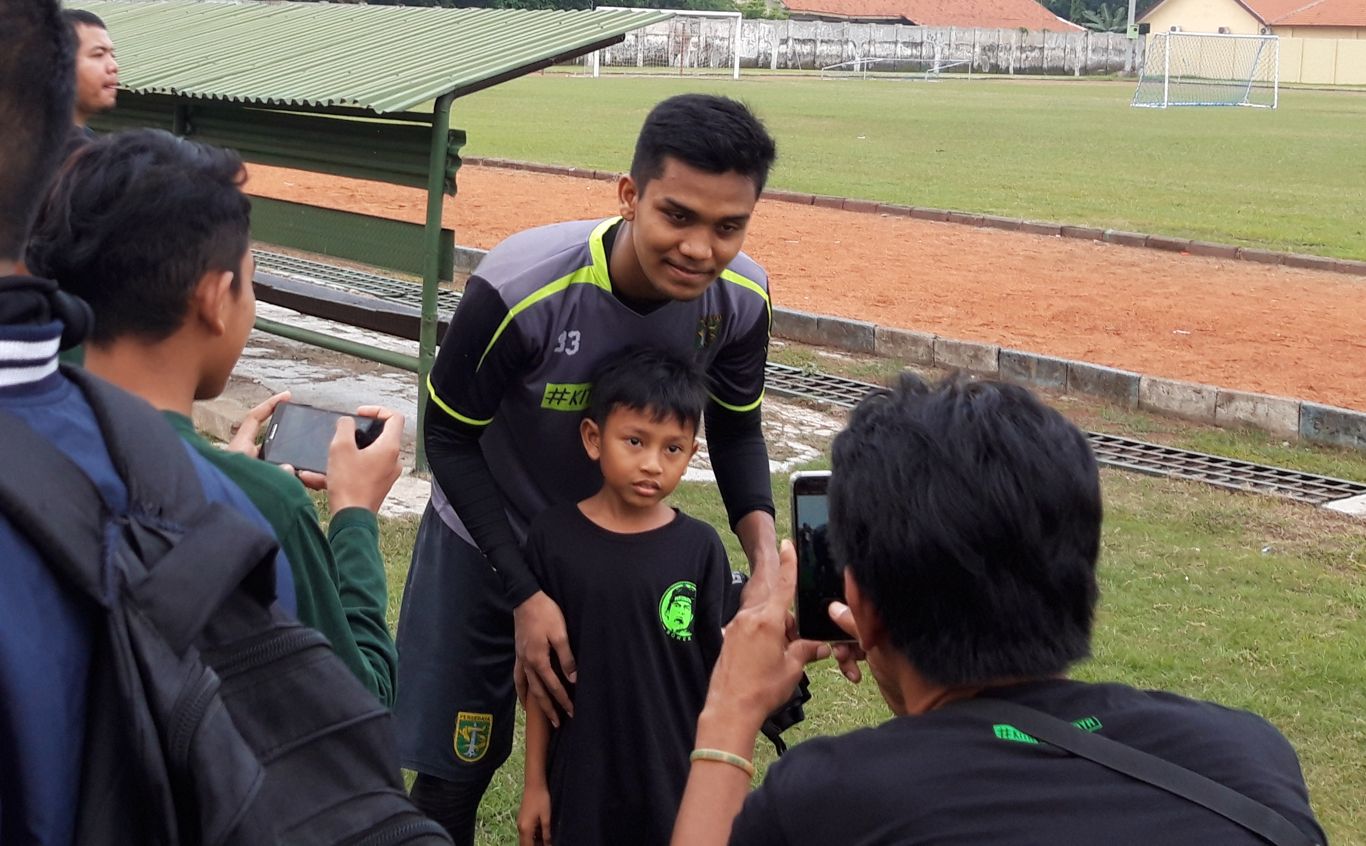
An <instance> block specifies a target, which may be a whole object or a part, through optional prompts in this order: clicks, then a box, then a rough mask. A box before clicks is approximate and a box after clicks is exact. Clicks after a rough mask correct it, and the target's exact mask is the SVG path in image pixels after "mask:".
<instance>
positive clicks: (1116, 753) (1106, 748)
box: [948, 696, 1317, 846]
mask: <svg viewBox="0 0 1366 846" xmlns="http://www.w3.org/2000/svg"><path fill="white" fill-rule="evenodd" d="M948 707H950V708H952V709H953V710H955V711H961V712H964V713H968V714H974V715H976V716H979V717H982V718H984V719H988V720H993V721H999V722H1004V723H1008V724H1009V725H1011V726H1012V727H1014V728H1016V729H1018V730H1020V731H1022V732H1025V733H1026V734H1029V735H1031V736H1032V737H1034V738H1036V739H1038V740H1041V741H1043V742H1044V743H1047V744H1048V745H1050V746H1054V747H1057V748H1058V749H1062V750H1064V751H1066V752H1070V753H1072V754H1073V755H1076V756H1077V757H1078V758H1085V759H1087V760H1088V761H1092V762H1094V763H1097V764H1100V765H1101V766H1102V767H1105V768H1107V769H1110V770H1114V771H1115V772H1117V773H1122V774H1123V775H1126V776H1128V777H1130V778H1132V779H1135V780H1136V781H1141V782H1144V783H1146V784H1150V785H1152V786H1153V787H1157V788H1160V789H1162V790H1165V791H1167V792H1168V793H1170V794H1172V795H1174V796H1179V797H1181V798H1182V799H1185V800H1187V801H1189V802H1193V803H1195V804H1197V805H1201V806H1203V807H1205V808H1208V809H1209V810H1211V811H1213V812H1214V813H1216V814H1219V815H1220V816H1222V817H1224V818H1225V819H1228V820H1230V821H1232V822H1235V823H1237V824H1238V825H1240V826H1242V827H1243V828H1245V829H1247V830H1248V831H1250V832H1252V833H1253V834H1255V835H1257V836H1258V837H1260V838H1262V839H1263V840H1265V841H1267V842H1268V843H1272V844H1275V846H1317V844H1316V843H1315V841H1314V840H1313V838H1311V837H1310V836H1309V835H1307V834H1305V833H1304V832H1303V831H1300V830H1299V829H1298V828H1296V827H1295V826H1294V825H1293V824H1292V823H1291V822H1290V821H1289V820H1287V819H1286V818H1285V817H1284V816H1282V815H1281V814H1280V813H1279V812H1277V811H1276V810H1274V809H1273V808H1271V807H1269V806H1267V805H1265V804H1263V803H1261V802H1258V801H1257V800H1255V799H1252V798H1251V797H1249V796H1245V795H1243V794H1242V793H1239V792H1238V791H1236V790H1234V789H1233V788H1231V787H1227V786H1225V785H1222V784H1220V783H1219V782H1217V781H1214V780H1213V779H1210V778H1206V777H1205V776H1203V775H1201V774H1199V773H1197V772H1195V771H1194V770H1190V769H1187V768H1186V767H1183V766H1181V765H1180V764H1173V763H1172V762H1171V761H1168V760H1165V759H1163V758H1159V757H1157V756H1156V755H1152V754H1150V753H1148V752H1144V751H1142V750H1140V749H1135V748H1134V747H1132V746H1129V745H1128V744H1126V743H1120V742H1119V741H1117V740H1113V739H1111V738H1108V737H1105V736H1104V735H1100V734H1094V733H1092V732H1088V731H1084V730H1082V729H1080V728H1077V727H1076V726H1074V725H1072V724H1071V723H1066V722H1063V721H1062V720H1060V719H1058V718H1057V717H1054V716H1052V715H1051V714H1046V713H1044V712H1043V711H1040V710H1038V709H1037V708H1031V707H1029V706H1027V705H1021V704H1019V703H1017V702H1008V701H1006V700H1004V699H995V698H993V697H989V696H978V697H975V698H973V699H968V700H964V701H961V702H955V703H953V704H951V705H950V706H948Z"/></svg>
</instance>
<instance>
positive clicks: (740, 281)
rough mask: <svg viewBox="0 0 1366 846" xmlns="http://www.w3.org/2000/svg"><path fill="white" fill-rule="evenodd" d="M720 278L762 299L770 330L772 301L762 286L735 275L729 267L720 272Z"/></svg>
mask: <svg viewBox="0 0 1366 846" xmlns="http://www.w3.org/2000/svg"><path fill="white" fill-rule="evenodd" d="M721 278H722V279H724V280H726V281H727V282H731V283H733V284H735V285H739V286H740V287H741V288H748V289H749V290H751V291H753V292H754V293H756V294H758V295H759V296H761V297H763V298H764V308H765V309H766V310H767V311H768V328H769V329H770V330H772V329H773V301H772V300H770V299H769V298H768V291H765V290H764V286H763V285H760V284H759V283H758V282H755V281H754V280H753V279H750V278H749V277H748V276H742V275H740V274H739V273H736V272H735V271H734V270H731V269H730V268H729V267H728V268H726V269H725V270H723V271H721Z"/></svg>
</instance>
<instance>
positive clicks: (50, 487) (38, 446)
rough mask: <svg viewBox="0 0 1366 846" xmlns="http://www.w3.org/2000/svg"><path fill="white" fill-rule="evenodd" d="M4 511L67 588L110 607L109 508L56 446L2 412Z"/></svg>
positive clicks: (0, 503)
mask: <svg viewBox="0 0 1366 846" xmlns="http://www.w3.org/2000/svg"><path fill="white" fill-rule="evenodd" d="M0 444H4V449H5V472H3V473H0V511H3V512H4V514H5V516H6V517H8V518H9V521H10V523H11V525H13V526H14V528H15V529H17V530H18V531H20V532H22V533H23V534H24V535H25V536H26V537H27V538H28V540H29V542H30V543H31V544H33V546H34V548H36V549H37V550H38V552H39V554H41V555H42V556H43V559H44V560H45V561H47V562H48V565H49V566H50V567H52V569H53V570H55V571H56V572H57V573H58V574H59V575H60V576H61V577H62V578H63V579H64V580H65V581H66V582H67V583H68V584H70V585H72V586H73V587H75V588H76V589H77V590H79V591H80V592H81V593H83V594H85V595H86V596H88V597H90V598H91V599H93V600H94V601H95V602H97V603H99V604H100V605H101V606H102V607H105V608H108V607H109V600H110V597H109V586H108V583H107V579H106V578H105V573H104V566H103V562H104V537H103V535H104V525H105V519H106V515H107V514H108V512H109V508H108V506H107V504H106V503H105V502H104V499H103V497H101V495H100V492H99V490H98V489H97V488H96V487H95V485H94V483H93V482H91V481H90V478H89V477H88V476H86V475H85V474H84V473H82V472H81V471H80V469H79V468H77V467H76V465H75V464H74V463H73V462H72V461H71V459H69V458H67V457H66V455H65V454H64V453H63V452H62V451H61V450H59V449H57V447H55V446H53V444H52V442H50V441H49V440H47V439H46V438H44V437H42V436H41V435H39V434H38V433H37V432H34V431H33V430H32V429H30V428H29V426H28V424H26V423H25V422H24V421H22V420H20V419H19V418H18V417H15V416H14V415H12V414H10V413H9V412H5V411H0Z"/></svg>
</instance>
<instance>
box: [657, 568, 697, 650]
mask: <svg viewBox="0 0 1366 846" xmlns="http://www.w3.org/2000/svg"><path fill="white" fill-rule="evenodd" d="M696 605H697V585H695V584H693V583H692V582H674V583H673V584H671V585H669V589H668V590H666V591H664V595H663V596H661V597H660V598H659V623H660V625H662V626H663V627H664V631H665V633H666V634H668V635H669V637H671V638H673V639H674V640H683V641H688V640H692V621H693V608H694V606H696Z"/></svg>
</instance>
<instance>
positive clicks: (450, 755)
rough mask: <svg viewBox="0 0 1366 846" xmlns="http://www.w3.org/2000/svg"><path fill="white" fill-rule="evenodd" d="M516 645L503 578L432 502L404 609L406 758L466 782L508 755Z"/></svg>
mask: <svg viewBox="0 0 1366 846" xmlns="http://www.w3.org/2000/svg"><path fill="white" fill-rule="evenodd" d="M514 649H515V647H514V643H513V632H512V609H511V608H510V607H509V605H508V601H507V598H506V597H505V595H504V594H503V585H502V581H501V579H499V577H498V574H497V573H495V572H494V571H493V568H492V567H490V566H489V563H488V561H487V560H486V559H485V558H484V556H483V555H482V554H481V553H480V552H479V550H478V549H476V548H475V547H473V546H471V545H470V544H468V543H466V542H465V541H464V539H462V538H461V537H460V536H459V535H457V534H455V533H454V532H452V531H451V530H450V528H449V527H448V526H447V525H446V524H445V522H443V521H442V519H441V517H440V515H438V514H437V513H436V511H435V509H433V508H432V506H431V504H430V503H429V504H428V505H427V510H426V511H425V512H424V513H423V515H422V524H421V525H420V526H419V527H418V530H417V541H416V542H415V544H414V546H413V561H412V566H411V567H410V568H409V570H408V580H407V584H406V585H405V586H404V590H403V607H402V610H401V611H400V613H399V618H398V691H397V699H396V701H395V703H394V714H395V717H396V722H397V728H398V751H399V758H400V760H401V761H402V763H403V766H404V767H407V768H408V769H412V770H416V771H418V772H420V773H426V774H428V775H433V776H436V777H438V778H444V779H447V780H449V781H464V780H467V779H476V778H486V777H487V776H488V775H489V774H491V773H492V772H493V771H494V770H496V769H497V768H498V767H499V766H501V765H502V763H503V762H504V761H506V760H507V757H508V754H509V753H510V752H511V751H512V729H513V722H514V720H515V719H516V710H515V708H516V692H515V691H514V689H513V686H512V666H513V660H514V656H515V652H514Z"/></svg>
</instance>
